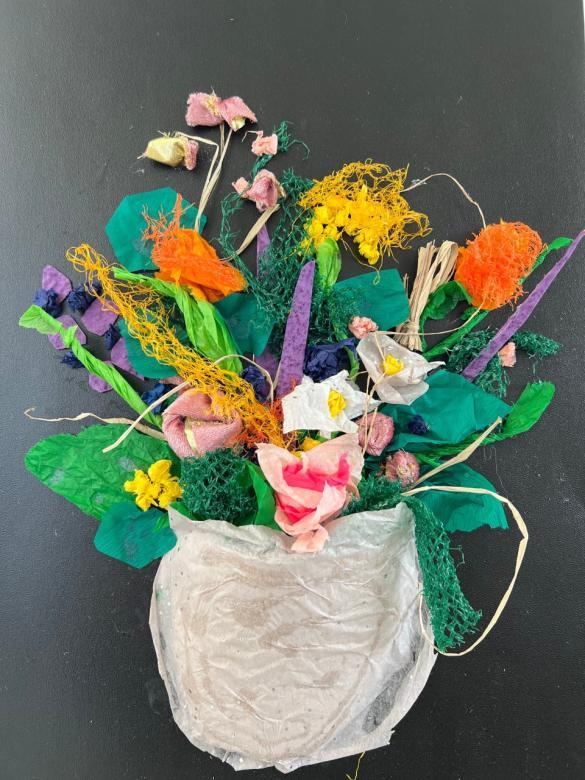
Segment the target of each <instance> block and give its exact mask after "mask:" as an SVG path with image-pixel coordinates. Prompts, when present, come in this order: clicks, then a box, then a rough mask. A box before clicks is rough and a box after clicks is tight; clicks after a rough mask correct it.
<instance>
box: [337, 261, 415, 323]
mask: <svg viewBox="0 0 585 780" xmlns="http://www.w3.org/2000/svg"><path fill="white" fill-rule="evenodd" d="M378 279H379V281H377V280H378ZM334 290H339V291H343V290H350V291H351V292H352V294H353V295H355V296H356V310H357V311H356V316H360V317H370V318H371V319H372V320H374V322H376V323H377V324H378V326H379V328H380V330H389V329H390V328H392V327H393V326H394V325H399V324H400V323H401V322H404V321H405V320H406V319H407V318H408V315H409V314H410V307H409V305H408V298H407V296H406V291H405V289H404V285H403V283H402V279H401V277H400V274H399V273H398V271H397V270H396V269H395V268H390V269H388V270H386V271H380V273H379V274H377V273H371V272H368V273H365V274H359V276H353V277H352V278H351V279H344V280H343V281H341V282H337V284H336V285H335V286H334Z"/></svg>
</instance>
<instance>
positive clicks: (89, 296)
mask: <svg viewBox="0 0 585 780" xmlns="http://www.w3.org/2000/svg"><path fill="white" fill-rule="evenodd" d="M93 289H94V291H95V292H96V293H101V291H102V286H101V284H100V282H98V281H96V282H94V283H93ZM95 297H96V296H95V295H94V294H93V292H89V291H88V290H86V288H85V285H84V284H78V285H77V287H74V288H73V289H72V290H71V292H70V293H69V295H68V296H67V303H68V304H69V308H71V309H73V311H77V312H79V313H80V314H83V313H84V312H85V311H86V309H88V308H89V306H90V304H91V303H92V301H93V300H94V298H95Z"/></svg>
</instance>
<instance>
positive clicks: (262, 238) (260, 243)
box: [256, 225, 270, 277]
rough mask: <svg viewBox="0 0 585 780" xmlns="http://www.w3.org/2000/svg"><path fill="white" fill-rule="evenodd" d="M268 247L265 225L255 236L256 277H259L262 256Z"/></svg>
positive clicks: (268, 238) (268, 237)
mask: <svg viewBox="0 0 585 780" xmlns="http://www.w3.org/2000/svg"><path fill="white" fill-rule="evenodd" d="M269 246H270V236H269V235H268V229H267V227H266V225H262V227H261V228H260V230H259V231H258V235H257V236H256V276H258V277H260V276H261V272H262V255H263V254H264V252H266V250H267V249H268V247H269Z"/></svg>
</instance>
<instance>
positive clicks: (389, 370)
mask: <svg viewBox="0 0 585 780" xmlns="http://www.w3.org/2000/svg"><path fill="white" fill-rule="evenodd" d="M403 368H404V363H403V362H402V360H399V359H398V358H395V357H393V356H392V355H386V356H385V358H384V360H383V362H382V370H383V371H384V373H385V374H386V376H394V374H398V373H400V371H402V369H403Z"/></svg>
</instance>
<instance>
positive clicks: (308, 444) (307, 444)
mask: <svg viewBox="0 0 585 780" xmlns="http://www.w3.org/2000/svg"><path fill="white" fill-rule="evenodd" d="M320 444H321V442H320V441H319V440H318V439H312V438H311V437H310V436H305V438H304V439H303V443H302V444H301V450H302V451H303V452H308V451H309V450H312V449H313V448H314V447H318V446H319V445H320Z"/></svg>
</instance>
